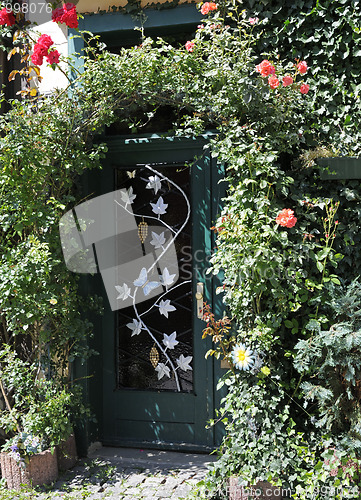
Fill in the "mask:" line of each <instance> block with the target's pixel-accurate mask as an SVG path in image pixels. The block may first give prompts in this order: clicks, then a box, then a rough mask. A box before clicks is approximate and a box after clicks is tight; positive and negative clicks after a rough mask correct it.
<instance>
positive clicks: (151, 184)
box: [145, 175, 162, 194]
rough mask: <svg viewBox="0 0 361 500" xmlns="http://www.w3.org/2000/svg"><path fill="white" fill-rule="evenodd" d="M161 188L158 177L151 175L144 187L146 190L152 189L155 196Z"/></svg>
mask: <svg viewBox="0 0 361 500" xmlns="http://www.w3.org/2000/svg"><path fill="white" fill-rule="evenodd" d="M161 186H162V185H161V180H160V178H159V177H158V175H151V176H150V177H149V179H148V184H147V185H146V186H145V187H146V189H154V194H157V193H158V191H159V190H160V188H161Z"/></svg>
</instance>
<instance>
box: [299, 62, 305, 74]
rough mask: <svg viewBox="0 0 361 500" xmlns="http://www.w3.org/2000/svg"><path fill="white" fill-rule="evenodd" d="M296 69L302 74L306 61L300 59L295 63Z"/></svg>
mask: <svg viewBox="0 0 361 500" xmlns="http://www.w3.org/2000/svg"><path fill="white" fill-rule="evenodd" d="M297 69H298V71H299V72H300V73H301V75H304V74H305V73H306V71H307V63H306V61H301V62H299V63H298V64H297Z"/></svg>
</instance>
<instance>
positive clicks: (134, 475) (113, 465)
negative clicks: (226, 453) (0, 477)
mask: <svg viewBox="0 0 361 500" xmlns="http://www.w3.org/2000/svg"><path fill="white" fill-rule="evenodd" d="M213 460H215V458H214V457H213V456H209V455H196V454H189V453H174V452H164V451H152V450H130V449H121V448H102V449H101V450H98V451H97V452H95V453H92V454H90V455H89V457H88V458H87V459H86V460H82V461H79V462H78V464H77V465H76V466H75V467H74V468H73V469H71V470H69V471H67V472H66V473H65V474H64V475H63V476H61V477H60V478H59V480H58V481H57V483H55V484H54V485H53V486H52V487H51V489H50V490H49V491H47V492H46V493H45V492H44V491H43V492H42V493H39V494H38V495H36V497H33V498H37V499H39V500H45V499H48V498H51V499H59V500H60V499H64V500H65V499H66V500H68V499H69V500H70V499H74V500H81V499H87V500H103V499H104V500H138V499H139V500H141V499H142V500H160V499H173V500H176V499H177V500H180V499H184V498H185V497H187V495H188V494H189V493H190V492H191V491H192V489H193V488H195V485H196V484H197V483H198V482H199V481H201V480H202V479H204V477H205V475H206V472H207V470H208V467H207V464H208V463H209V462H212V461H213Z"/></svg>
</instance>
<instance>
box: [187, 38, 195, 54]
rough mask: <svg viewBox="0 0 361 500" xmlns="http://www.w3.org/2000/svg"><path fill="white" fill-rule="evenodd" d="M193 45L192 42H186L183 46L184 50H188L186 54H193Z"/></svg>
mask: <svg viewBox="0 0 361 500" xmlns="http://www.w3.org/2000/svg"><path fill="white" fill-rule="evenodd" d="M194 45H195V43H194V42H190V41H189V40H188V42H187V43H186V44H185V48H186V49H187V50H188V52H193V48H194Z"/></svg>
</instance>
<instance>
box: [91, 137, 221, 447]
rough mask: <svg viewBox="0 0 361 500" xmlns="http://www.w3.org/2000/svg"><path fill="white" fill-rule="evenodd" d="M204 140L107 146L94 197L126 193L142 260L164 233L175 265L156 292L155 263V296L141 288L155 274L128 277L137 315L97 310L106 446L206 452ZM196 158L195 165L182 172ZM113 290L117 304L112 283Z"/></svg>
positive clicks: (210, 441)
mask: <svg viewBox="0 0 361 500" xmlns="http://www.w3.org/2000/svg"><path fill="white" fill-rule="evenodd" d="M205 143H206V139H204V140H203V139H197V140H196V139H175V138H174V139H161V138H142V139H141V138H139V139H121V138H114V139H113V140H109V141H108V148H109V151H108V155H107V159H106V161H105V167H104V170H103V172H102V184H103V185H102V190H103V192H109V191H111V190H117V189H126V190H127V193H128V195H129V198H128V201H129V205H128V206H130V204H131V206H132V211H133V214H134V215H135V216H136V221H137V225H138V228H139V230H138V232H139V234H138V236H139V238H140V242H138V243H139V245H140V246H141V248H142V249H143V255H144V256H145V255H148V253H149V252H150V251H151V250H150V249H151V248H152V245H153V247H154V248H153V250H155V252H157V250H156V249H157V248H158V251H161V250H162V249H163V248H164V246H165V245H166V244H167V242H168V237H169V240H171V239H172V236H173V240H174V250H175V253H176V256H177V257H176V258H177V262H178V274H179V275H176V272H175V270H174V268H172V270H168V276H169V275H172V273H173V274H174V275H175V277H174V278H173V279H174V280H175V281H174V283H172V284H171V283H170V282H171V280H172V278H170V280H169V287H168V286H165V287H164V285H166V284H167V283H166V282H164V280H166V279H167V278H166V276H165V272H164V268H163V271H162V266H160V267H161V269H160V270H159V276H160V278H159V279H160V281H161V282H163V288H161V287H160V286H159V285H158V287H159V289H158V290H156V291H155V293H158V295H157V296H152V293H150V291H149V290H148V289H147V287H149V286H150V285H149V284H151V283H155V281H154V280H156V276H158V274H157V272H155V273H153V271H152V276H148V275H147V274H146V273H145V271H144V269H142V271H141V273H140V275H139V276H138V272H137V273H136V274H137V275H135V276H134V284H135V285H136V286H137V287H138V289H137V293H139V294H140V296H141V297H142V299H143V301H142V303H140V304H137V306H136V310H135V309H134V304H131V305H129V306H128V307H121V308H120V309H119V310H117V311H111V310H110V308H109V306H108V305H107V304H106V312H105V314H104V317H103V322H102V332H101V333H102V393H103V398H102V399H103V414H102V432H101V440H102V442H103V444H105V445H123V446H140V447H147V446H148V447H160V448H168V449H187V450H202V449H205V450H206V449H211V448H213V447H214V445H215V436H214V429H213V428H212V429H206V422H207V420H209V419H210V418H212V417H213V413H214V393H215V388H214V386H215V379H216V378H217V377H218V376H219V371H218V368H216V369H215V367H214V365H213V362H212V360H210V359H208V360H206V359H205V353H206V351H207V350H208V349H209V348H210V347H211V345H210V344H209V341H208V340H202V328H204V326H205V325H204V323H203V322H202V321H201V320H200V319H199V318H198V317H197V300H196V299H195V293H196V290H197V284H199V283H203V286H204V299H205V300H206V301H207V302H211V299H212V296H213V290H214V287H215V284H214V283H213V280H212V278H210V276H209V275H206V269H207V267H208V259H209V256H210V254H211V245H212V234H211V231H210V227H211V225H212V222H213V221H212V219H214V215H215V213H214V212H215V210H216V209H217V207H216V203H215V201H217V200H215V198H216V199H217V198H218V197H219V193H218V192H217V193H214V190H215V189H216V190H217V189H218V188H217V187H216V186H217V182H216V180H217V178H218V177H219V175H220V173H219V172H218V167H217V165H216V164H215V162H214V161H212V160H211V158H210V156H209V155H207V154H204V153H203V146H204V144H205ZM195 157H197V158H199V159H198V160H197V161H196V163H195V164H193V165H192V167H189V166H188V165H187V164H188V163H189V162H191V161H193V159H194V158H195ZM212 185H213V190H212ZM134 195H136V197H135V198H134V199H133V198H132V197H134ZM160 198H161V201H160ZM159 212H160V213H159ZM140 228H142V229H140ZM147 232H148V234H146V233H147ZM144 239H145V240H148V243H147V241H142V240H144ZM165 240H167V242H165ZM147 244H148V246H147ZM147 252H148V253H147ZM153 253H154V252H153ZM135 257H136V255H135V254H134V258H135ZM144 258H146V257H144ZM142 272H143V276H141V274H142ZM162 272H163V275H162V274H161V273H162ZM149 274H150V273H149ZM164 276H165V277H164ZM162 278H163V281H162ZM118 286H119V287H120V288H118V290H119V302H120V303H121V302H122V297H124V296H125V295H124V291H125V289H124V288H122V282H121V280H120V281H119V284H118ZM154 286H155V287H156V288H157V286H156V285H154ZM198 286H199V285H198ZM150 287H151V286H150ZM146 292H147V293H148V294H149V296H150V297H151V298H149V299H148V298H147V295H146ZM198 305H199V304H198ZM215 371H217V374H215Z"/></svg>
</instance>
